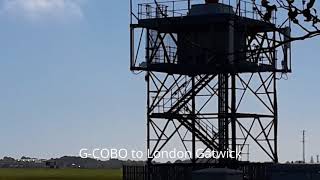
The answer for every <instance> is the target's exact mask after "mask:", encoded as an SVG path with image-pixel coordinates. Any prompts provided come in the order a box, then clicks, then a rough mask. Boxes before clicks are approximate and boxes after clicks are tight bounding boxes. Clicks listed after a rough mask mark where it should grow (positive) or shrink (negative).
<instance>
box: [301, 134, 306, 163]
mask: <svg viewBox="0 0 320 180" xmlns="http://www.w3.org/2000/svg"><path fill="white" fill-rule="evenodd" d="M302 162H303V163H306V130H303V131H302Z"/></svg>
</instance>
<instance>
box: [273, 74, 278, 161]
mask: <svg viewBox="0 0 320 180" xmlns="http://www.w3.org/2000/svg"><path fill="white" fill-rule="evenodd" d="M273 89H274V91H273V93H274V95H273V96H274V102H273V103H274V107H273V109H274V161H275V163H278V162H279V159H278V99H277V74H276V72H274V75H273Z"/></svg>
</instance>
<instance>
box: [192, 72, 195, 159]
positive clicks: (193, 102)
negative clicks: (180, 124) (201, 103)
mask: <svg viewBox="0 0 320 180" xmlns="http://www.w3.org/2000/svg"><path fill="white" fill-rule="evenodd" d="M194 88H195V76H192V163H193V164H195V163H196V135H195V131H196V94H195V91H194Z"/></svg>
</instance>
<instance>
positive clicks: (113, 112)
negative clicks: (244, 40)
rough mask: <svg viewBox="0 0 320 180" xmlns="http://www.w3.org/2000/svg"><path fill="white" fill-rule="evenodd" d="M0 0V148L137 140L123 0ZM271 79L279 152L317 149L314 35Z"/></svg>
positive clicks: (29, 149) (140, 134)
mask: <svg viewBox="0 0 320 180" xmlns="http://www.w3.org/2000/svg"><path fill="white" fill-rule="evenodd" d="M27 1H28V2H35V3H36V2H37V0H25V1H24V0H9V1H6V0H0V26H1V28H0V144H1V148H0V157H2V156H13V157H16V158H18V157H21V156H22V155H25V156H33V157H41V158H49V157H59V156H63V155H77V154H78V152H79V150H80V149H81V148H83V147H86V148H93V147H107V148H108V147H110V148H111V147H114V148H123V147H124V148H128V149H139V150H140V149H141V150H144V149H145V143H144V141H145V84H144V80H143V79H144V77H143V75H140V76H135V75H133V74H132V73H131V72H130V71H129V32H128V26H129V24H128V23H129V17H128V9H129V8H128V2H127V1H103V0H66V1H64V0H56V1H55V2H57V3H56V4H50V3H49V4H45V3H44V4H32V3H31V4H28V3H26V2H27ZM293 48H294V50H293V72H294V73H293V74H291V75H289V80H288V81H285V80H281V81H280V82H279V110H280V122H279V123H280V127H279V131H280V134H279V139H280V140H279V141H280V143H281V144H280V145H279V151H280V160H282V161H284V160H298V159H301V142H300V141H301V134H302V133H301V131H302V130H303V129H306V130H307V136H308V137H307V142H308V147H307V151H308V158H307V160H308V159H310V156H311V155H316V154H320V145H319V140H318V137H319V136H320V131H319V127H320V126H319V125H320V122H319V117H318V115H317V113H318V112H319V110H320V109H319V102H320V95H319V92H318V91H319V88H320V85H319V83H318V82H319V79H318V77H319V74H320V72H319V71H318V69H319V67H320V61H319V59H318V57H319V56H320V52H319V50H318V49H319V38H315V39H312V40H308V41H305V42H298V43H295V44H294V45H293Z"/></svg>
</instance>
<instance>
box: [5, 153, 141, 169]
mask: <svg viewBox="0 0 320 180" xmlns="http://www.w3.org/2000/svg"><path fill="white" fill-rule="evenodd" d="M123 165H144V162H143V161H130V160H128V161H122V160H118V159H110V160H108V161H101V160H97V159H91V158H85V159H84V158H80V157H72V156H64V157H61V158H56V159H49V160H46V159H37V158H29V157H22V158H21V159H14V158H11V157H4V158H3V159H0V168H83V169H119V168H122V166H123Z"/></svg>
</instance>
